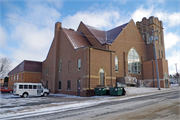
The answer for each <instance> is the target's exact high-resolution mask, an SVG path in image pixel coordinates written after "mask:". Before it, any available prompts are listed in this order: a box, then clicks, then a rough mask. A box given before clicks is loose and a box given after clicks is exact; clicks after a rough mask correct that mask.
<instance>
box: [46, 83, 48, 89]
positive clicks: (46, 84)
mask: <svg viewBox="0 0 180 120" xmlns="http://www.w3.org/2000/svg"><path fill="white" fill-rule="evenodd" d="M46 88H47V89H48V81H46Z"/></svg>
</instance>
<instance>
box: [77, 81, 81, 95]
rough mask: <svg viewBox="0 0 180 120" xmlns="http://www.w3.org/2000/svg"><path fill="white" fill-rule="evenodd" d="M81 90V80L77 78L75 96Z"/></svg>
mask: <svg viewBox="0 0 180 120" xmlns="http://www.w3.org/2000/svg"><path fill="white" fill-rule="evenodd" d="M80 92H81V80H77V96H80Z"/></svg>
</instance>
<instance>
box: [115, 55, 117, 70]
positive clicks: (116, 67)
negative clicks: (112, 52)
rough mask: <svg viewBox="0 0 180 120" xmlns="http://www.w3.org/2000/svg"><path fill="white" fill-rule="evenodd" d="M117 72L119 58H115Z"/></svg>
mask: <svg viewBox="0 0 180 120" xmlns="http://www.w3.org/2000/svg"><path fill="white" fill-rule="evenodd" d="M115 71H118V58H117V56H115Z"/></svg>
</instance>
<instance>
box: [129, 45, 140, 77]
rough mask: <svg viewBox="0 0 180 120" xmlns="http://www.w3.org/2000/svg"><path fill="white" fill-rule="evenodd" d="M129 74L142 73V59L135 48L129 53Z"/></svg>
mask: <svg viewBox="0 0 180 120" xmlns="http://www.w3.org/2000/svg"><path fill="white" fill-rule="evenodd" d="M128 72H129V73H134V74H140V73H141V66H140V58H139V55H138V53H137V51H136V50H135V49H134V48H132V49H131V50H130V51H129V53H128Z"/></svg>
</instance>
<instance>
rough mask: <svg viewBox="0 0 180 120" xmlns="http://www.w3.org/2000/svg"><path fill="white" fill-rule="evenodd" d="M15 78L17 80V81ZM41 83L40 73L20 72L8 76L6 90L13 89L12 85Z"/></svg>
mask: <svg viewBox="0 0 180 120" xmlns="http://www.w3.org/2000/svg"><path fill="white" fill-rule="evenodd" d="M17 76H19V77H18V79H17ZM17 82H19V83H21V82H22V83H27V82H29V83H41V73H39V72H21V73H17V74H13V75H10V76H9V81H8V88H13V85H14V83H17Z"/></svg>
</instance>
